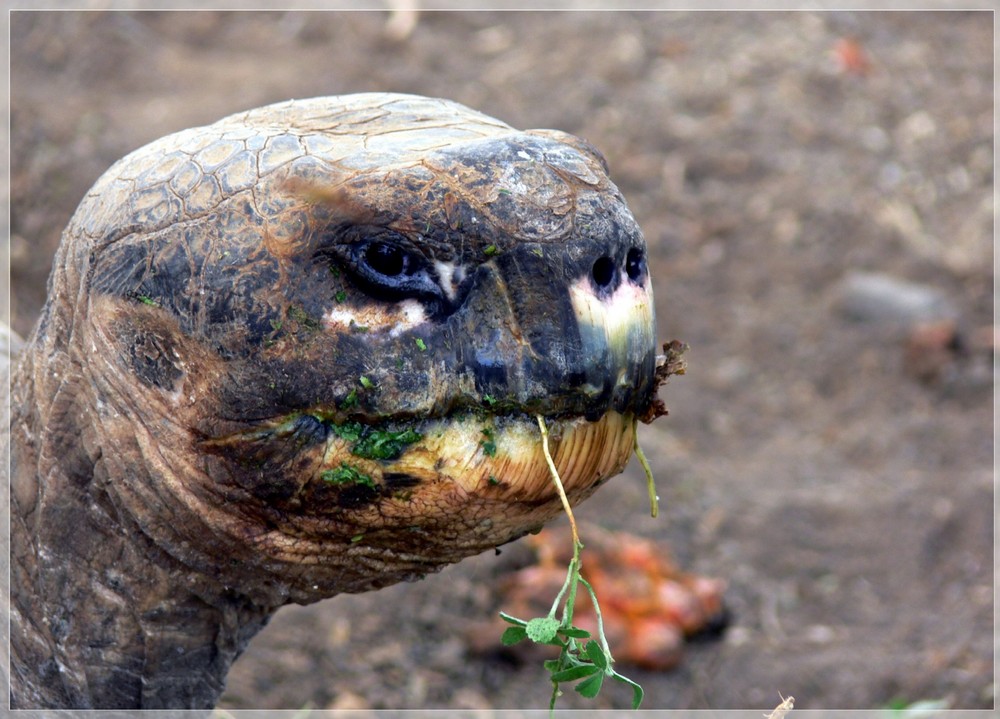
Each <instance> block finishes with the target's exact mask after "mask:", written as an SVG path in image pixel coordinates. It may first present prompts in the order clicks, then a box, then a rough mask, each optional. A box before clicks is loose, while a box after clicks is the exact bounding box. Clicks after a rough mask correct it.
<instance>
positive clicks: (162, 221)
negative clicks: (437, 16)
mask: <svg viewBox="0 0 1000 719" xmlns="http://www.w3.org/2000/svg"><path fill="white" fill-rule="evenodd" d="M654 327H655V324H654V320H653V310H652V290H651V285H650V280H649V276H648V272H647V271H646V267H645V243H644V241H643V238H642V234H641V232H640V231H639V228H638V226H637V225H636V223H635V221H634V219H633V218H632V216H631V214H630V213H629V211H628V209H627V207H626V206H625V203H624V201H623V199H622V197H621V195H620V194H619V192H618V190H617V188H615V186H614V185H613V184H612V183H611V181H610V180H609V179H608V176H607V169H606V167H605V165H604V162H603V159H602V158H601V157H600V155H599V154H598V153H597V151H596V150H594V149H593V148H591V147H590V146H589V145H587V144H586V143H584V142H582V141H581V140H578V139H576V138H573V137H571V136H569V135H566V134H564V133H560V132H555V131H548V130H536V131H528V132H519V131H516V130H514V129H512V128H510V127H508V126H507V125H504V124H503V123H501V122H499V121H497V120H494V119H492V118H488V117H486V116H483V115H481V114H479V113H475V112H473V111H471V110H469V109H467V108H464V107H462V106H459V105H456V104H453V103H449V102H445V101H439V100H429V99H426V98H418V97H412V96H403V95H382V94H369V95H356V96H348V97H341V98H319V99H316V100H303V101H298V102H289V103H283V104H279V105H273V106H270V107H265V108H261V109H259V110H254V111H251V112H247V113H243V114H240V115H235V116H233V117H230V118H226V119H224V120H222V121H220V122H218V123H216V124H214V125H211V126H209V127H205V128H196V129H194V130H189V131H186V132H182V133H179V134H176V135H172V136H170V137H167V138H164V139H163V140H160V141H158V142H155V143H153V144H151V145H149V146H147V147H145V148H142V149H140V150H138V151H137V152H135V153H133V154H131V155H129V156H127V157H126V158H124V159H123V160H121V161H120V162H118V163H117V164H116V165H115V166H114V167H112V168H111V169H110V170H109V171H108V172H107V173H106V174H105V175H104V176H103V177H102V178H101V179H100V180H99V181H98V182H97V184H96V185H95V186H94V188H93V189H92V190H91V191H90V192H89V193H88V195H87V196H86V198H85V199H84V200H83V202H82V203H81V205H80V208H79V209H78V210H77V212H76V214H75V215H74V217H73V219H72V221H71V222H70V225H69V227H68V228H67V229H66V232H65V234H64V236H63V242H62V244H61V246H60V249H59V252H58V254H57V256H56V259H55V264H54V268H53V274H52V279H51V284H50V295H49V300H48V302H47V304H46V306H45V308H44V310H43V315H42V318H41V320H40V322H39V325H38V327H37V328H36V330H35V332H34V334H33V336H32V338H31V339H30V341H29V343H28V346H27V348H26V350H25V351H24V353H23V355H22V357H21V360H20V362H19V364H18V365H17V367H16V370H15V376H14V379H13V387H14V395H13V399H12V406H13V410H12V412H13V416H12V426H11V431H12V450H13V452H12V459H13V471H12V489H11V495H12V496H11V499H12V525H13V529H12V539H13V546H12V559H13V567H12V587H13V591H12V605H13V606H12V626H13V630H12V635H13V637H12V649H13V660H12V674H13V677H12V683H13V689H12V692H13V702H14V706H16V707H18V708H30V707H77V708H163V707H171V708H197V707H210V706H212V705H213V704H214V702H215V701H216V700H217V698H218V696H219V695H220V694H221V692H222V689H223V686H224V680H225V674H226V672H227V670H228V668H229V666H230V664H231V663H232V662H233V660H234V659H235V658H236V657H237V656H238V655H239V653H240V652H241V651H242V649H243V648H244V647H245V645H246V643H247V642H248V641H249V639H250V637H252V636H253V634H254V633H255V632H256V631H258V630H259V629H260V627H261V626H263V625H264V624H265V623H266V621H267V618H268V617H269V616H270V615H271V613H273V612H274V611H275V610H276V609H277V608H278V607H280V606H282V605H284V604H287V603H290V602H298V603H308V602H313V601H317V600H319V599H322V598H325V597H330V596H333V595H335V594H337V593H339V592H360V591H367V590H370V589H375V588H378V587H382V586H386V585H388V584H392V583H394V582H398V581H401V580H411V579H414V578H418V577H420V576H423V575H424V574H426V573H428V572H432V571H435V570H437V569H439V568H440V567H442V566H444V565H446V564H448V563H451V562H455V561H458V560H459V559H461V558H463V557H465V556H469V555H471V554H475V553H477V552H480V551H482V550H484V549H487V548H491V547H495V546H497V545H499V544H502V543H504V542H507V541H510V540H512V539H514V538H517V537H519V536H521V535H523V534H524V533H526V532H528V531H531V530H533V529H537V528H538V527H540V526H541V525H542V524H543V523H544V522H545V521H546V520H548V519H550V518H551V517H553V516H555V515H556V514H558V513H559V511H560V504H559V500H558V498H557V496H556V494H555V491H554V490H553V488H552V485H551V483H550V481H549V477H548V473H547V471H546V469H545V464H544V460H543V458H542V454H541V450H540V447H539V444H538V437H537V433H536V432H535V430H534V429H533V428H534V426H535V425H534V419H533V415H534V414H543V415H545V416H546V417H547V418H548V422H549V425H550V427H551V429H552V432H553V449H554V453H555V460H556V464H557V466H558V467H559V471H560V473H561V474H562V479H563V482H564V484H565V485H566V487H567V491H568V493H569V496H570V498H571V500H572V501H574V502H578V501H580V500H582V499H583V498H585V497H587V496H589V495H590V494H591V493H592V492H593V491H594V490H595V489H596V487H597V486H598V485H599V484H601V483H602V482H603V481H605V480H606V479H607V478H609V477H611V476H613V475H615V474H617V473H619V472H620V471H621V469H622V467H623V466H624V464H625V462H626V461H627V460H628V457H629V455H630V452H631V448H632V441H633V436H634V431H635V419H636V417H642V418H644V419H649V418H650V417H651V416H655V415H656V414H658V413H659V411H658V410H657V409H656V408H657V407H658V406H659V405H658V404H657V400H656V397H655V394H656V387H657V385H658V384H659V381H660V380H661V379H662V377H661V375H662V368H661V371H660V372H657V368H656V354H655V346H654V342H653V333H654ZM394 438H395V439H394ZM373 447H374V448H375V449H372V448H373Z"/></svg>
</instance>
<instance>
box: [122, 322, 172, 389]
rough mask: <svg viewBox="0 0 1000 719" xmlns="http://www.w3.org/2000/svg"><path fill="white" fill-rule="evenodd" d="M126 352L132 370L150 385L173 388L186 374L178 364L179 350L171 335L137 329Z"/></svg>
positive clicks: (159, 387)
mask: <svg viewBox="0 0 1000 719" xmlns="http://www.w3.org/2000/svg"><path fill="white" fill-rule="evenodd" d="M126 352H127V360H128V363H129V367H130V368H131V369H132V372H133V373H134V374H135V375H136V376H137V377H138V378H139V379H140V380H142V382H143V383H144V384H146V385H147V386H149V387H156V388H157V389H162V390H168V391H169V390H173V388H174V387H175V386H176V384H177V380H179V379H180V378H181V377H183V376H184V370H182V369H181V368H180V367H178V366H177V360H178V356H177V351H176V350H175V348H174V343H173V340H172V339H171V338H170V337H169V336H166V335H164V334H161V333H158V332H155V331H143V330H136V332H135V334H134V335H133V336H132V341H131V342H130V343H129V344H128V346H127V348H126Z"/></svg>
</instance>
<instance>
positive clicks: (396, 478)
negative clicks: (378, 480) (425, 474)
mask: <svg viewBox="0 0 1000 719" xmlns="http://www.w3.org/2000/svg"><path fill="white" fill-rule="evenodd" d="M382 481H383V482H384V483H385V488H386V491H393V490H397V489H408V488H409V487H415V486H417V485H418V484H420V477H414V476H413V475H412V474H406V473H405V472H386V473H385V474H383V475H382Z"/></svg>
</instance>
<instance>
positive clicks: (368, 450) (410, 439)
mask: <svg viewBox="0 0 1000 719" xmlns="http://www.w3.org/2000/svg"><path fill="white" fill-rule="evenodd" d="M423 438H424V436H423V435H422V434H420V433H419V432H415V431H414V430H412V429H404V430H403V431H401V432H388V431H384V430H371V431H369V432H367V433H365V434H363V435H362V436H361V438H360V439H359V440H358V441H357V442H356V443H355V444H354V446H353V447H351V454H353V455H355V456H358V457H364V458H365V459H396V458H397V457H399V456H400V455H401V454H402V453H403V452H404V451H405V450H406V448H407V447H408V446H409V445H411V444H413V443H414V442H419V441H420V440H421V439H423Z"/></svg>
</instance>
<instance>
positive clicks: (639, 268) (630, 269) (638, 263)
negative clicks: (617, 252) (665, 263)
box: [625, 247, 646, 282]
mask: <svg viewBox="0 0 1000 719" xmlns="http://www.w3.org/2000/svg"><path fill="white" fill-rule="evenodd" d="M645 269H646V262H645V258H644V257H643V255H642V250H640V249H636V248H635V247H633V248H632V249H631V250H629V251H628V256H627V257H626V258H625V274H627V275H628V277H629V279H630V280H632V281H633V282H638V281H639V278H640V277H642V273H643V270H645Z"/></svg>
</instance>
